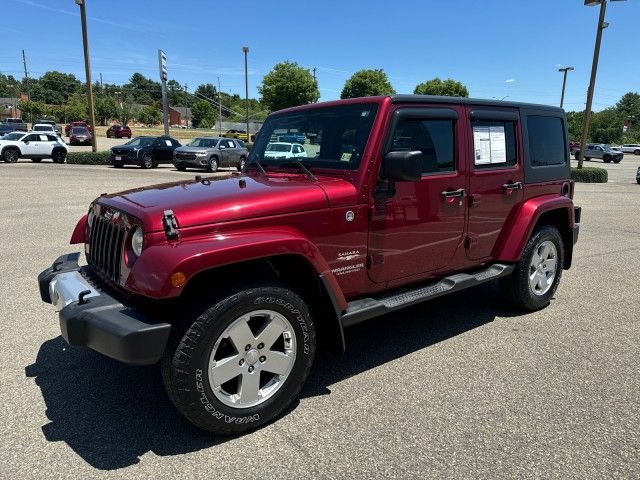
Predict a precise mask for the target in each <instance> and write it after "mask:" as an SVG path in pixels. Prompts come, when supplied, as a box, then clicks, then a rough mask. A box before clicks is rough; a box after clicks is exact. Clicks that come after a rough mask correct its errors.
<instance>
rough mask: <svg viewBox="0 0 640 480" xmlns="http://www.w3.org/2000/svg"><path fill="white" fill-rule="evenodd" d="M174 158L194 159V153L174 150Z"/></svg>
mask: <svg viewBox="0 0 640 480" xmlns="http://www.w3.org/2000/svg"><path fill="white" fill-rule="evenodd" d="M176 159H177V160H195V159H196V154H195V153H189V152H176Z"/></svg>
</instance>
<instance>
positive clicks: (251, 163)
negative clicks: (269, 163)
mask: <svg viewBox="0 0 640 480" xmlns="http://www.w3.org/2000/svg"><path fill="white" fill-rule="evenodd" d="M253 164H255V165H256V167H258V170H259V171H260V175H261V176H262V177H264V176H265V175H266V174H267V171H266V170H265V169H264V167H263V166H262V165H260V162H259V161H258V160H251V161H250V162H249V163H247V165H246V166H245V168H246V167H248V166H249V165H253Z"/></svg>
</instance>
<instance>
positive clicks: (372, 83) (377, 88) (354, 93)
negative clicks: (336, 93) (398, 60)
mask: <svg viewBox="0 0 640 480" xmlns="http://www.w3.org/2000/svg"><path fill="white" fill-rule="evenodd" d="M394 93H396V91H395V90H394V89H393V87H392V86H391V83H390V82H389V78H388V77H387V74H386V73H384V70H382V69H365V70H360V71H358V72H356V73H354V74H353V75H352V76H351V78H349V79H348V80H347V81H346V82H345V84H344V88H343V89H342V94H341V95H340V98H356V97H370V96H376V95H391V94H394Z"/></svg>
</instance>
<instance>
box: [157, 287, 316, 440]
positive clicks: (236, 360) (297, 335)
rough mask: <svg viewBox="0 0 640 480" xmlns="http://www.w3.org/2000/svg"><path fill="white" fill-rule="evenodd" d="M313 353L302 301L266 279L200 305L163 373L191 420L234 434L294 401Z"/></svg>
mask: <svg viewBox="0 0 640 480" xmlns="http://www.w3.org/2000/svg"><path fill="white" fill-rule="evenodd" d="M314 353H315V327H314V324H313V321H312V319H311V317H310V315H309V310H308V308H307V306H306V304H305V303H304V301H303V300H302V299H301V298H300V297H299V296H298V295H296V294H295V293H294V292H292V291H291V290H289V289H286V288H280V287H276V286H271V285H269V286H263V287H257V288H248V289H241V290H239V291H236V292H235V293H233V294H232V295H230V296H228V297H226V298H224V299H223V300H221V301H219V302H217V303H215V304H214V305H213V306H211V308H209V309H208V310H206V311H205V312H204V313H203V314H202V315H200V316H199V317H198V318H197V319H196V321H195V322H193V324H192V325H191V326H190V327H189V328H188V330H187V331H186V333H185V334H184V336H183V337H182V339H181V341H180V342H179V344H178V346H177V348H176V349H175V351H174V352H169V353H167V354H165V357H164V358H163V360H162V374H163V379H164V383H165V387H166V389H167V392H168V394H169V397H170V398H171V400H172V401H173V403H174V405H175V406H176V407H177V408H178V410H180V412H181V413H182V414H183V415H184V416H185V417H186V418H187V419H188V420H189V421H191V422H192V423H193V424H194V425H196V426H198V427H200V428H202V429H204V430H208V431H210V432H213V433H217V434H235V433H240V432H244V431H246V430H250V429H254V428H257V427H258V426H260V425H262V424H264V423H266V422H269V421H270V420H272V419H274V418H275V417H276V416H278V415H279V414H280V413H281V412H282V411H283V410H284V409H285V408H286V407H287V406H288V405H289V404H290V403H291V402H292V401H293V399H294V398H295V397H296V395H297V394H298V392H299V391H300V389H301V388H302V385H303V384H304V381H305V380H306V378H307V375H308V374H309V370H310V368H311V364H312V363H313V357H314Z"/></svg>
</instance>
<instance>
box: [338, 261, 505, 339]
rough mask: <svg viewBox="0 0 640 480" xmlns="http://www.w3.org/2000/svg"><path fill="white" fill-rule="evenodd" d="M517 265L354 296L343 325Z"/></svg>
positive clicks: (498, 274)
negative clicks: (374, 295) (374, 294)
mask: <svg viewBox="0 0 640 480" xmlns="http://www.w3.org/2000/svg"><path fill="white" fill-rule="evenodd" d="M514 268H515V265H503V264H500V263H495V264H493V265H491V266H490V267H488V268H485V269H484V270H479V271H476V272H470V273H456V274H454V275H451V276H449V277H444V278H441V279H440V280H439V281H437V282H435V283H430V284H428V285H423V286H420V287H417V288H414V289H411V290H404V291H401V292H398V293H393V294H389V295H383V296H381V297H378V298H362V299H360V300H354V301H353V302H349V305H348V306H347V311H346V312H345V313H344V315H342V325H343V326H345V327H348V326H349V325H353V324H355V323H359V322H363V321H365V320H369V319H370V318H373V317H377V316H378V315H384V314H385V313H389V312H393V311H394V310H398V309H400V308H404V307H409V306H411V305H415V304H416V303H420V302H424V301H425V300H430V299H432V298H437V297H441V296H443V295H446V294H448V293H453V292H457V291H458V290H464V289H465V288H469V287H474V286H476V285H480V284H481V283H485V282H489V281H491V280H495V279H496V278H500V277H504V276H505V275H509V274H510V273H511V272H512V271H513V269H514Z"/></svg>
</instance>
